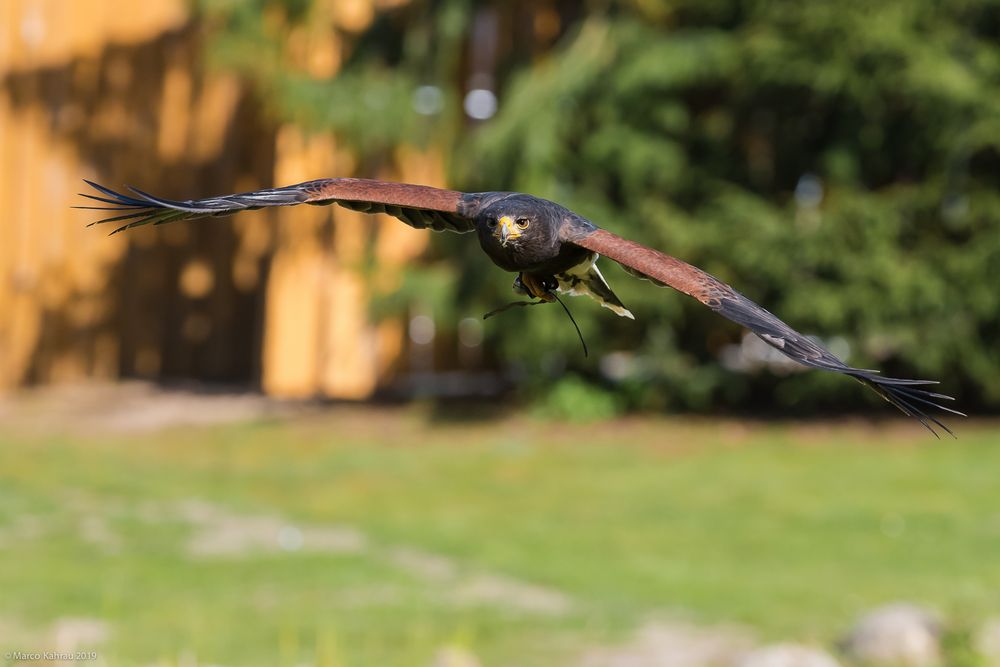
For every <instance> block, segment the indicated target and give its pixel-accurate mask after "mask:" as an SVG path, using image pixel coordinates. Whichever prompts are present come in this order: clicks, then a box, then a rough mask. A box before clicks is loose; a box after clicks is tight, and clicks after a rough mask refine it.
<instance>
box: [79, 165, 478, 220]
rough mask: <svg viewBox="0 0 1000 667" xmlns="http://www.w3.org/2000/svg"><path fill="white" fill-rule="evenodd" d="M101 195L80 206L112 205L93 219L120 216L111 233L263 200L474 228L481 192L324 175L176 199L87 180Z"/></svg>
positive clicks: (231, 209) (251, 205)
mask: <svg viewBox="0 0 1000 667" xmlns="http://www.w3.org/2000/svg"><path fill="white" fill-rule="evenodd" d="M86 183H87V184H88V185H90V186H91V187H93V188H94V189H95V190H97V191H98V192H100V193H101V194H102V195H103V196H98V195H92V194H82V193H81V196H83V197H87V198H88V199H93V200H95V201H97V202H100V203H102V204H106V206H77V207H76V208H87V209H94V210H100V211H108V212H109V213H110V215H109V217H107V218H103V219H101V220H97V221H95V222H92V223H90V224H92V225H97V224H101V223H106V222H121V223H123V224H122V225H121V226H119V227H117V228H116V229H115V230H114V231H112V232H111V233H112V234H115V233H117V232H120V231H123V230H126V229H129V228H131V227H138V226H140V225H149V224H153V225H162V224H164V223H167V222H176V221H179V220H194V219H197V218H206V217H219V216H224V215H232V214H233V213H238V212H240V211H251V210H254V209H258V208H263V207H265V206H295V205H296V204H312V205H316V206H325V205H328V204H340V205H341V206H344V207H346V208H349V209H353V210H355V211H362V212H364V213H388V214H389V215H392V216H395V217H397V218H399V219H400V220H402V221H403V222H405V223H406V224H408V225H410V226H411V227H415V228H417V229H427V228H430V229H433V230H435V231H444V230H449V231H453V232H469V231H472V230H473V229H474V228H475V224H474V218H475V215H476V211H477V210H478V208H479V196H478V195H475V194H465V193H462V192H456V191H454V190H441V189H439V188H432V187H429V186H426V185H410V184H408V183H391V182H388V181H373V180H367V179H363V178H323V179H320V180H317V181H307V182H305V183H299V184H297V185H288V186H285V187H283V188H270V189H267V190H256V191H254V192H243V193H240V194H234V195H223V196H220V197H208V198H206V199H188V200H185V201H173V200H170V199H161V198H160V197H154V196H153V195H151V194H148V193H145V192H143V191H142V190H137V189H135V188H129V190H130V191H131V192H132V193H133V195H134V196H131V195H125V194H121V193H118V192H115V191H114V190H110V189H108V188H106V187H104V186H103V185H98V184H97V183H92V182H91V181H86Z"/></svg>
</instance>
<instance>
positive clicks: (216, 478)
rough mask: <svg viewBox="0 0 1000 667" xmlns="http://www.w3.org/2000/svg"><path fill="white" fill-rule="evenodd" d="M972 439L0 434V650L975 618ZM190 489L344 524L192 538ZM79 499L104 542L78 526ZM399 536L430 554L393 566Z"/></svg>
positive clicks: (307, 655)
mask: <svg viewBox="0 0 1000 667" xmlns="http://www.w3.org/2000/svg"><path fill="white" fill-rule="evenodd" d="M997 445H1000V430H998V429H996V428H995V427H990V426H989V425H986V424H983V425H979V426H977V425H975V424H973V423H969V424H963V425H960V439H959V440H957V441H951V440H943V441H940V442H938V441H934V440H933V439H932V438H929V437H928V436H925V435H923V434H921V433H920V431H919V429H917V428H910V426H909V425H907V426H905V427H904V426H898V425H894V426H891V427H889V426H887V427H884V428H877V427H872V426H865V425H862V424H854V425H850V426H845V427H832V426H830V427H823V426H803V425H781V426H773V427H768V426H761V425H746V424H742V423H738V422H725V421H720V422H692V421H676V420H628V421H621V422H614V423H610V424H601V425H596V426H595V425H589V426H584V425H580V426H562V425H555V424H544V423H540V422H533V421H530V420H498V421H482V422H453V421H452V422H440V421H437V422H435V421H432V420H429V419H427V418H425V417H424V416H423V415H422V414H421V413H419V412H417V411H405V412H404V411H388V410H387V411H378V410H367V409H353V408H352V409H347V408H344V409H336V410H333V411H331V412H328V413H326V414H324V415H321V416H316V417H309V418H305V419H300V420H297V421H293V422H268V423H252V424H242V425H235V426H220V427H212V428H200V429H183V430H171V431H166V432H161V433H155V434H151V435H146V434H143V435H123V434H118V435H108V434H105V435H99V434H91V435H87V436H82V435H75V436H72V435H66V436H56V435H51V434H50V435H37V434H36V435H31V434H26V433H22V434H20V435H16V434H12V433H10V432H8V433H5V434H0V591H2V592H3V594H2V595H0V628H4V630H3V631H0V648H3V649H5V650H10V649H22V650H29V649H44V648H53V647H52V646H51V645H49V644H46V642H47V641H49V640H48V639H47V638H46V637H45V632H46V628H48V627H49V626H50V624H51V623H52V622H53V621H54V620H55V619H57V618H60V617H77V616H79V617H90V618H94V617H96V618H103V619H106V620H107V621H108V622H109V623H110V624H111V626H112V627H113V634H112V637H111V639H110V640H109V641H108V642H107V643H106V644H105V645H104V646H103V647H102V648H101V649H100V653H101V655H102V658H103V659H104V660H105V661H106V662H107V663H108V664H126V665H131V664H148V663H151V662H154V661H156V660H161V661H165V662H167V663H168V664H173V663H177V662H183V661H184V660H187V659H190V657H191V656H194V657H195V658H196V659H197V660H198V661H199V663H205V664H208V663H220V664H246V665H278V666H281V665H296V664H303V663H305V664H312V663H315V664H322V665H344V666H346V667H354V666H360V665H379V666H385V667H393V666H396V665H399V666H403V665H426V664H429V662H430V660H431V656H432V655H433V654H434V652H435V651H436V650H437V649H438V648H440V647H441V646H442V645H446V644H459V645H462V646H466V647H468V648H469V649H470V650H472V651H473V652H475V653H476V654H477V655H479V656H480V657H481V658H482V659H483V661H484V663H485V664H488V665H502V664H519V665H551V664H559V662H560V661H565V662H568V661H570V660H571V659H572V657H573V656H575V655H578V654H579V652H581V651H582V650H585V649H586V648H587V647H589V646H593V645H595V644H599V643H606V642H609V641H616V640H620V639H622V638H625V637H627V636H628V633H629V632H630V631H631V630H632V629H634V628H635V627H636V626H637V625H639V624H640V623H642V621H643V620H644V619H647V618H649V617H650V616H657V615H667V614H680V615H683V616H684V617H686V618H690V619H694V620H696V621H701V622H706V623H708V622H719V621H722V622H736V623H743V624H747V625H749V626H751V627H753V628H754V629H755V630H756V631H757V632H758V633H759V634H760V635H761V636H763V637H765V638H767V637H774V638H777V637H781V638H786V639H797V640H805V639H811V640H816V641H821V642H827V641H830V640H832V639H834V638H835V637H836V636H837V635H838V634H839V633H841V632H842V631H843V630H844V629H845V628H846V627H847V626H848V625H849V624H850V622H851V621H852V620H853V619H854V618H855V617H856V616H857V615H858V614H859V613H861V612H863V611H865V610H867V609H869V608H870V607H872V606H874V605H877V604H880V603H884V602H887V601H894V600H899V599H905V600H914V601H918V602H923V603H927V604H931V605H933V606H935V607H937V608H939V609H940V610H941V611H943V612H944V613H945V614H946V615H947V616H949V617H950V618H952V619H958V620H959V621H962V620H964V619H974V618H978V617H980V616H982V615H984V614H986V613H989V612H994V613H995V612H997V611H998V608H997V607H998V606H1000V603H998V600H997V597H996V595H997V591H998V590H1000V513H998V512H1000V509H998V508H1000V484H998V482H997V480H998V477H1000V475H998V473H1000V447H998V446H997ZM192 498H194V499H198V500H200V501H203V502H205V503H210V504H211V505H210V506H214V507H215V508H216V509H217V510H218V511H220V512H223V515H224V517H225V516H235V515H245V516H248V517H260V516H263V515H269V516H275V515H277V516H280V517H284V518H286V519H287V520H288V521H289V522H292V523H296V524H298V525H301V526H303V530H307V529H308V527H310V526H312V527H316V528H317V529H322V528H323V527H329V526H347V527H350V528H352V529H356V530H357V531H360V533H361V534H362V535H363V536H364V538H365V542H364V545H363V547H362V548H360V549H354V550H351V549H347V550H345V551H343V552H334V551H331V552H326V551H309V550H303V551H292V552H289V551H282V550H280V549H271V550H269V549H238V550H236V552H234V553H231V554H223V555H219V556H211V557H202V556H198V555H196V554H192V553H190V551H189V549H188V545H189V542H190V540H191V538H192V536H193V535H194V534H195V532H196V531H197V530H198V529H199V528H198V526H197V525H194V524H192V523H191V521H190V520H189V519H185V518H184V517H183V516H180V515H179V514H177V512H176V511H175V509H171V508H177V507H180V506H182V505H181V504H182V503H184V502H185V501H188V500H190V499H192ZM88 517H89V518H88ZM94 517H97V518H98V519H100V523H101V525H102V526H103V528H102V530H103V531H104V533H108V534H111V535H112V538H113V539H111V538H108V539H105V538H100V536H98V538H94V537H93V536H92V535H91V536H90V537H88V534H87V531H86V530H85V528H84V527H83V526H84V524H86V523H87V522H88V521H90V522H93V521H94ZM224 520H225V519H223V521H224ZM403 548H405V549H409V550H414V549H415V550H419V551H420V552H426V553H427V554H432V555H440V556H446V557H447V558H449V559H452V561H453V564H454V565H455V567H456V568H457V569H456V570H455V572H452V573H450V574H447V575H440V576H438V575H434V574H433V573H432V574H426V573H423V574H422V573H421V572H420V571H418V570H414V569H413V568H411V567H406V566H401V565H400V564H399V563H398V562H396V561H395V560H394V558H393V554H395V553H397V551H398V550H399V549H403ZM477 576H480V577H481V576H502V577H507V578H510V579H513V580H517V581H518V582H520V583H521V584H523V585H525V586H528V585H531V586H535V587H540V588H541V589H543V593H545V594H547V595H549V596H550V597H551V596H553V595H554V596H556V598H557V599H562V600H563V601H565V602H568V606H567V608H565V609H561V610H560V609H556V610H555V611H553V610H551V609H544V608H543V609H538V608H535V606H534V605H533V603H531V602H530V601H529V602H527V603H524V604H522V603H521V602H518V601H517V600H515V601H514V602H508V601H506V600H505V599H501V600H500V601H490V600H489V599H487V600H481V599H480V600H479V601H478V602H477V601H476V600H475V599H470V598H469V596H468V595H467V594H463V593H462V592H461V589H462V588H463V586H465V585H466V584H468V582H469V581H470V580H473V579H474V578H475V577H477ZM466 593H467V591H466ZM463 595H464V597H463ZM560 596H561V597H560ZM473 597H475V596H473ZM543 606H544V605H543Z"/></svg>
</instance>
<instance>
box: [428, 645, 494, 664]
mask: <svg viewBox="0 0 1000 667" xmlns="http://www.w3.org/2000/svg"><path fill="white" fill-rule="evenodd" d="M431 667H482V663H480V662H479V658H477V657H476V656H475V655H474V654H473V653H472V652H470V651H469V650H468V649H464V648H462V647H461V646H444V647H442V648H441V649H440V650H439V651H438V652H437V653H436V654H435V655H434V660H432V661H431Z"/></svg>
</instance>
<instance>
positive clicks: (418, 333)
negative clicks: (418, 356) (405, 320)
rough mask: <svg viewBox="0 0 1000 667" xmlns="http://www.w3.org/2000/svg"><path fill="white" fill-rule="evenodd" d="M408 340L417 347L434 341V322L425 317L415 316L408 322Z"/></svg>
mask: <svg viewBox="0 0 1000 667" xmlns="http://www.w3.org/2000/svg"><path fill="white" fill-rule="evenodd" d="M410 340H412V341H413V342H414V343H416V344H417V345H427V344H428V343H430V342H431V341H433V340H434V320H433V319H431V318H430V317H429V316H427V315H416V316H414V317H413V318H412V319H411V320H410Z"/></svg>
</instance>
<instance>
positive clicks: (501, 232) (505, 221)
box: [480, 195, 551, 248]
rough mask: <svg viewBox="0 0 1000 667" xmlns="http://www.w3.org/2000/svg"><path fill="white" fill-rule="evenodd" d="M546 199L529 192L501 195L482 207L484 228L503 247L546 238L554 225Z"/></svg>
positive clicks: (535, 241) (486, 233)
mask: <svg viewBox="0 0 1000 667" xmlns="http://www.w3.org/2000/svg"><path fill="white" fill-rule="evenodd" d="M547 203H548V202H543V201H542V200H539V199H537V198H535V197H531V196H528V195H515V196H513V197H507V198H505V199H502V200H500V201H498V202H496V203H494V204H493V205H491V206H488V207H486V208H485V209H484V210H483V211H482V214H481V218H480V220H481V224H482V225H483V229H482V232H483V233H484V235H486V236H489V237H490V238H491V240H493V241H494V242H495V243H496V244H497V245H499V246H500V247H501V248H508V247H510V246H514V247H516V246H519V245H523V244H525V243H537V242H538V241H539V240H542V239H547V238H548V236H549V233H548V232H549V229H548V228H549V227H550V226H551V225H550V220H549V217H550V216H549V215H548V213H549V211H548V210H547V207H546V206H545V204H547Z"/></svg>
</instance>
